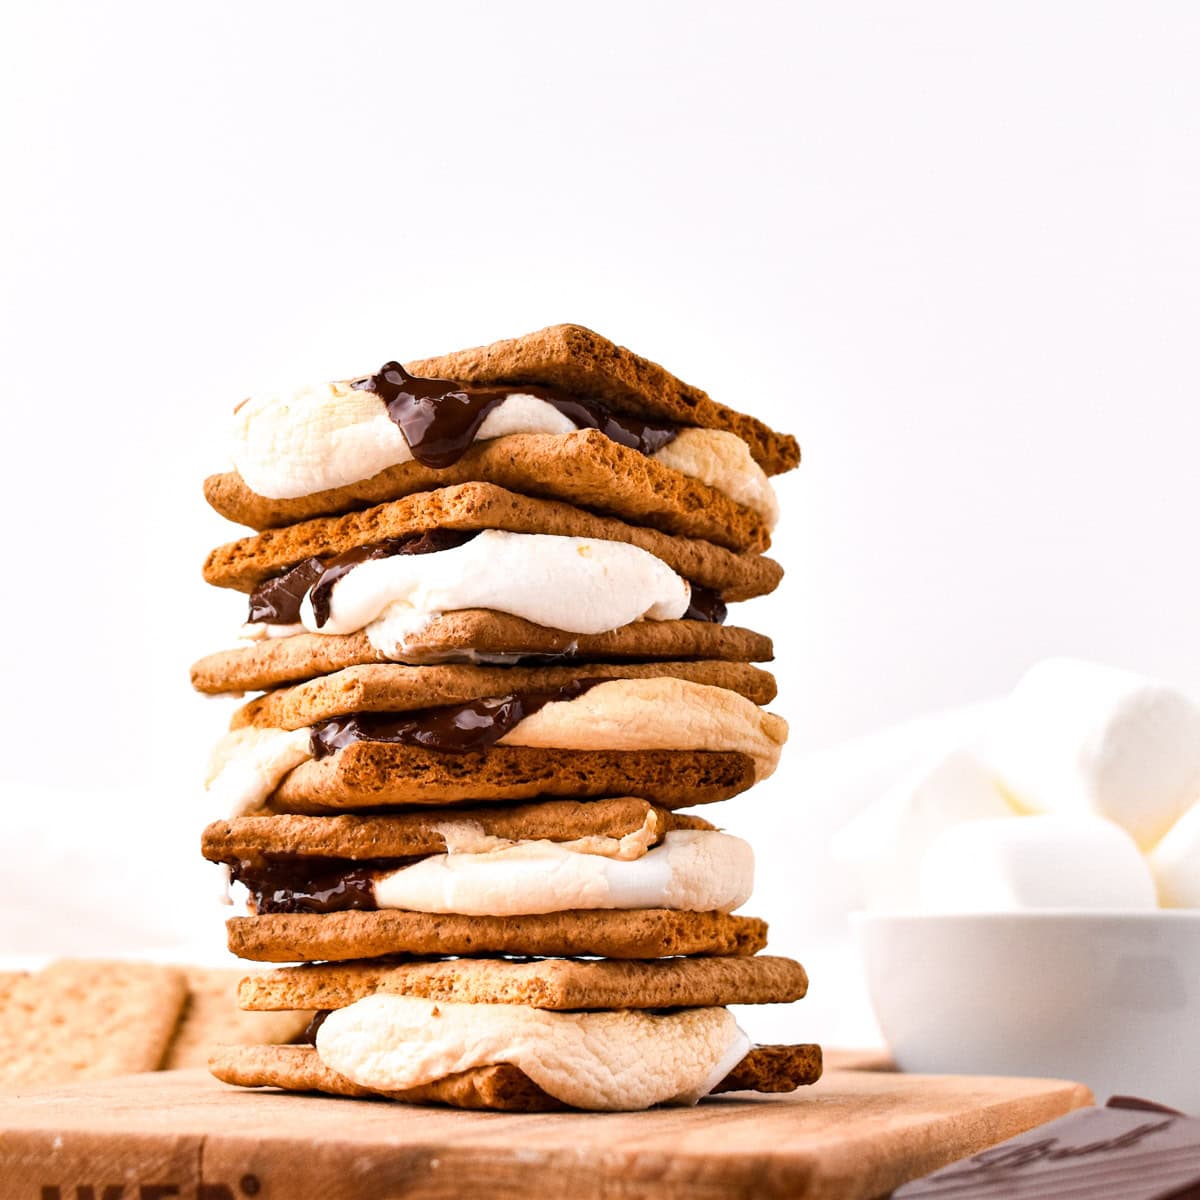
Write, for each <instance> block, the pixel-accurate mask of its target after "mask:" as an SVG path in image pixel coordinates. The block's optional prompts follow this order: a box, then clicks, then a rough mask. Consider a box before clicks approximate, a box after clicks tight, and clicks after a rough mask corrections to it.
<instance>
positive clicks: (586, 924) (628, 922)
mask: <svg viewBox="0 0 1200 1200" xmlns="http://www.w3.org/2000/svg"><path fill="white" fill-rule="evenodd" d="M226 928H227V931H228V934H229V949H230V950H231V951H233V953H234V954H236V955H237V956H238V957H239V958H247V959H251V960H252V961H255V962H312V961H327V962H345V961H347V960H352V959H369V958H376V957H381V956H383V955H395V954H405V955H430V954H461V955H480V954H531V955H550V956H556V957H557V956H574V957H587V956H591V955H600V956H604V957H607V958H611V959H652V958H667V957H670V956H672V955H689V954H707V955H714V956H722V955H737V956H744V955H750V954H757V953H758V951H760V950H761V949H762V948H763V947H764V946H765V945H766V944H767V924H766V922H765V921H762V920H760V919H759V918H757V917H740V916H733V915H731V914H729V913H718V912H707V913H693V912H679V911H677V910H675V909H668V908H643V909H597V910H587V911H569V912H560V913H536V914H532V915H526V916H517V917H464V916H459V915H457V914H441V913H419V912H406V911H402V910H399V909H380V910H379V911H377V912H334V913H267V914H265V915H264V916H259V917H233V918H232V919H231V920H229V921H228V922H226ZM305 1007H313V1006H312V1005H306V1006H305Z"/></svg>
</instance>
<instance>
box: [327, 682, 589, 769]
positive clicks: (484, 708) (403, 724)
mask: <svg viewBox="0 0 1200 1200" xmlns="http://www.w3.org/2000/svg"><path fill="white" fill-rule="evenodd" d="M602 682H604V681H603V680H600V679H578V680H575V681H574V682H573V683H569V684H567V686H566V687H562V688H559V689H558V690H557V691H553V692H514V693H513V694H512V695H509V696H489V697H487V698H485V699H482V700H469V701H467V703H465V704H452V705H448V706H446V707H444V708H425V709H418V710H416V711H414V712H406V713H375V712H359V713H348V714H346V715H345V716H342V717H333V718H332V719H330V720H328V721H322V722H321V723H320V724H319V725H314V726H313V730H312V741H311V745H312V752H313V757H314V758H324V757H325V756H326V755H329V754H333V753H335V752H336V751H338V750H341V749H344V748H345V747H346V746H350V745H352V744H353V743H354V742H398V743H400V744H401V745H404V746H420V747H421V748H423V749H425V750H445V751H449V752H451V753H456V754H465V753H467V752H468V751H471V750H486V749H487V747H489V746H492V745H494V744H495V743H496V742H498V741H499V740H500V739H501V738H502V737H503V736H504V735H505V734H506V733H508V731H509V730H510V729H513V728H515V727H516V726H517V725H518V724H519V723H520V722H521V721H523V720H524V719H525V718H526V717H528V716H532V715H533V714H534V713H535V712H537V711H538V709H540V708H543V707H545V705H547V704H550V703H551V702H553V701H555V700H574V699H575V697H576V696H582V695H583V693H584V692H586V691H587V690H588V689H589V688H593V687H595V686H596V684H598V683H602Z"/></svg>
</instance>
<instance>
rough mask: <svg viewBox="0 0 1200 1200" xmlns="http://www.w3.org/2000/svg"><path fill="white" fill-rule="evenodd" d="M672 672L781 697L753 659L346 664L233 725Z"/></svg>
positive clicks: (306, 720) (248, 709)
mask: <svg viewBox="0 0 1200 1200" xmlns="http://www.w3.org/2000/svg"><path fill="white" fill-rule="evenodd" d="M659 676H671V677H673V678H676V679H685V680H688V681H690V682H692V683H701V684H707V685H709V686H711V687H720V688H725V689H727V690H729V691H734V692H738V693H740V694H741V695H743V696H745V697H746V698H747V699H748V700H752V701H753V702H754V703H755V704H767V703H769V702H770V701H771V700H773V699H774V698H775V692H776V689H775V678H774V676H772V675H771V674H770V673H769V672H767V671H762V670H759V669H758V668H757V667H752V666H750V665H749V664H747V663H724V662H691V663H689V662H679V663H634V664H615V663H608V664H583V663H580V664H577V665H575V664H573V665H571V666H569V667H568V666H550V667H474V666H466V665H462V664H453V665H443V666H428V667H409V666H402V665H400V664H398V663H389V664H387V665H382V664H380V665H375V666H363V667H347V668H346V669H344V670H342V671H337V672H334V673H333V674H330V675H322V676H320V677H319V678H317V679H312V680H309V681H308V682H306V683H301V684H298V685H296V686H295V687H290V688H281V689H279V690H277V691H273V692H268V693H267V694H266V695H265V696H259V697H258V698H257V699H255V700H251V701H250V702H249V703H248V704H244V705H243V706H242V707H241V708H239V709H238V710H237V711H236V712H235V713H234V714H233V717H232V719H231V721H230V723H229V727H230V729H242V728H245V727H246V726H249V725H253V726H258V727H259V728H268V729H303V728H305V727H306V726H308V725H315V724H316V723H317V722H319V721H325V720H328V719H329V718H331V717H338V716H344V715H345V714H347V713H354V712H412V711H414V710H419V709H425V708H439V707H446V706H448V705H454V704H465V703H467V702H468V701H471V700H480V699H487V698H491V697H499V696H506V695H510V694H512V693H518V692H519V693H535V694H536V693H540V692H558V691H559V690H560V689H562V688H566V687H569V686H570V685H571V684H574V683H577V682H580V681H587V682H591V681H592V680H600V679H603V680H613V679H652V678H657V677H659Z"/></svg>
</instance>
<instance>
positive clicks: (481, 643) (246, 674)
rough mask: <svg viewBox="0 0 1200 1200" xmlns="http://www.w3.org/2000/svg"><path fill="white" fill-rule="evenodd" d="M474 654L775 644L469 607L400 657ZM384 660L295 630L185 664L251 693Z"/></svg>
mask: <svg viewBox="0 0 1200 1200" xmlns="http://www.w3.org/2000/svg"><path fill="white" fill-rule="evenodd" d="M476 655H504V656H512V657H516V658H536V657H537V656H540V655H552V656H559V655H561V656H563V657H564V658H566V659H568V660H569V661H570V662H571V663H577V662H578V663H587V662H607V661H610V660H642V659H666V660H670V661H674V662H678V661H680V660H683V659H717V660H720V661H722V662H769V661H770V660H771V658H772V657H773V656H774V648H773V646H772V645H771V639H770V638H767V637H764V636H763V635H762V634H760V633H754V632H753V631H751V630H749V629H739V628H738V627H737V626H731V625H714V624H712V623H711V622H709V621H635V622H634V623H633V624H632V625H625V626H622V627H621V628H620V629H613V630H611V631H610V632H608V633H599V634H582V633H566V632H564V631H563V630H561V629H547V628H546V627H544V626H542V625H534V624H533V623H532V622H531V621H525V620H522V619H521V618H520V617H514V616H510V615H509V614H508V613H499V612H492V611H489V610H487V609H481V608H470V609H463V610H462V611H461V612H451V613H443V614H442V615H441V616H438V617H434V618H433V620H431V621H430V622H429V624H428V625H426V626H425V628H424V629H422V630H421V631H420V632H419V633H414V634H410V635H409V637H408V644H407V646H406V647H405V648H404V649H403V650H402V651H401V654H400V658H399V661H402V662H405V663H409V664H413V665H427V664H436V663H442V662H446V661H450V660H453V659H454V658H456V657H461V658H465V659H468V660H471V659H473V658H474V657H475V656H476ZM388 661H391V660H389V659H388V658H386V657H385V656H384V655H383V654H381V653H380V652H379V651H378V650H376V649H375V647H374V646H372V645H371V643H370V642H369V641H368V640H367V635H366V634H365V633H354V634H348V635H339V634H321V633H300V634H296V635H295V636H293V637H283V638H268V639H265V640H263V641H261V642H253V643H250V644H248V645H246V646H242V647H238V648H237V649H234V650H222V651H219V652H218V653H216V654H210V655H208V656H207V657H205V658H202V659H201V660H200V661H199V662H198V663H196V664H195V665H194V666H193V667H192V686H193V687H194V688H196V689H197V691H201V692H207V693H210V694H216V693H219V692H255V691H261V690H262V689H264V688H272V687H278V686H279V685H280V684H288V683H300V682H303V681H304V680H306V679H313V678H315V677H317V676H318V675H328V674H330V673H332V672H334V671H340V670H342V669H343V668H345V667H357V666H367V665H369V664H372V663H383V662H388Z"/></svg>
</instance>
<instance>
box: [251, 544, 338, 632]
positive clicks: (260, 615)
mask: <svg viewBox="0 0 1200 1200" xmlns="http://www.w3.org/2000/svg"><path fill="white" fill-rule="evenodd" d="M324 569H325V567H324V564H323V563H322V562H321V560H320V559H319V558H306V559H305V560H304V561H303V562H302V563H301V564H300V565H299V566H296V567H293V568H292V569H291V570H290V571H288V572H286V573H285V574H283V575H276V576H275V578H274V579H268V580H267V581H266V583H261V584H259V586H258V587H257V588H255V589H254V591H253V592H251V593H250V616H249V617H247V618H246V619H247V620H248V621H249V622H250V623H251V624H255V623H257V622H260V621H261V622H265V623H266V624H268V625H295V624H296V623H297V622H298V621H299V620H300V602H301V601H302V600H303V599H304V596H305V593H306V592H307V591H308V589H309V588H310V587H312V585H313V584H314V583H316V582H317V580H318V579H320V578H321V572H322V571H323V570H324Z"/></svg>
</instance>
